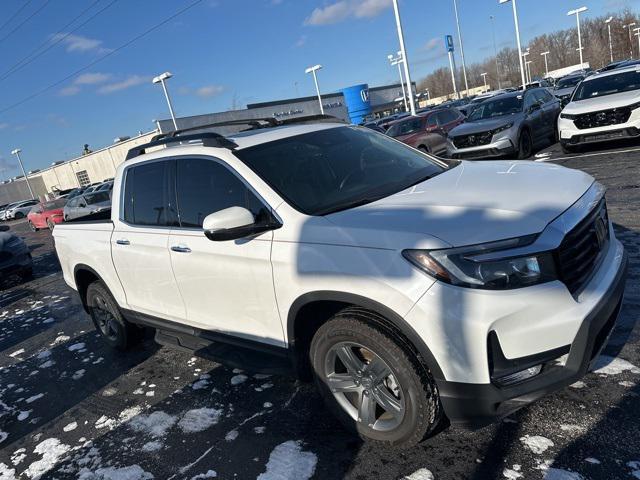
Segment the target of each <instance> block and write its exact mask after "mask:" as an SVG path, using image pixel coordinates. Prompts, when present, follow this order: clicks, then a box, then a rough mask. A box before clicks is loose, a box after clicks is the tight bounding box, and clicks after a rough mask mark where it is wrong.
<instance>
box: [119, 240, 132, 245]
mask: <svg viewBox="0 0 640 480" xmlns="http://www.w3.org/2000/svg"><path fill="white" fill-rule="evenodd" d="M116 243H117V244H118V245H129V240H125V239H121V240H116Z"/></svg>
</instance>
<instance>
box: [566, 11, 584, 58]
mask: <svg viewBox="0 0 640 480" xmlns="http://www.w3.org/2000/svg"><path fill="white" fill-rule="evenodd" d="M587 10H588V8H587V7H580V8H576V9H575V10H569V11H568V12H567V15H568V16H571V15H575V16H576V25H578V49H579V51H580V68H582V63H583V62H582V36H581V35H580V14H581V13H582V12H586V11H587Z"/></svg>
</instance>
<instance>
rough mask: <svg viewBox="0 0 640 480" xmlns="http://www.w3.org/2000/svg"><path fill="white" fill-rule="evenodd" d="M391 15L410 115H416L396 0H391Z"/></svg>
mask: <svg viewBox="0 0 640 480" xmlns="http://www.w3.org/2000/svg"><path fill="white" fill-rule="evenodd" d="M393 13H394V15H395V17H396V28H397V29H398V40H399V42H400V53H401V54H402V60H403V64H404V77H405V78H406V79H407V87H408V88H409V107H410V108H411V115H415V114H416V104H415V99H414V98H413V85H412V84H411V73H410V72H409V58H408V57H407V50H406V48H404V35H403V34H402V22H401V21H400V11H399V10H398V0H393Z"/></svg>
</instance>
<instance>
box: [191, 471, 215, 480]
mask: <svg viewBox="0 0 640 480" xmlns="http://www.w3.org/2000/svg"><path fill="white" fill-rule="evenodd" d="M217 476H218V474H217V473H216V471H215V470H209V471H208V472H207V473H199V474H198V475H194V476H193V477H191V480H199V479H201V478H215V477H217Z"/></svg>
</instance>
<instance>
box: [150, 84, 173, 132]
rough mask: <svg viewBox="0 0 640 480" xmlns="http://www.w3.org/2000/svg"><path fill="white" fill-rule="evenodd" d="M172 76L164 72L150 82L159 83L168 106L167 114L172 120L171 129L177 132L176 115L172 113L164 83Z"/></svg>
mask: <svg viewBox="0 0 640 480" xmlns="http://www.w3.org/2000/svg"><path fill="white" fill-rule="evenodd" d="M172 76H173V75H172V74H171V72H164V73H161V74H160V75H158V76H157V77H154V78H153V80H152V82H153V83H159V84H161V85H162V90H163V91H164V97H165V98H166V99H167V105H169V113H170V114H171V120H173V127H174V128H175V129H176V130H178V122H176V114H175V113H174V112H173V105H172V104H171V97H169V91H168V90H167V85H166V83H165V82H166V81H167V80H169V79H170V78H171V77H172Z"/></svg>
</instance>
